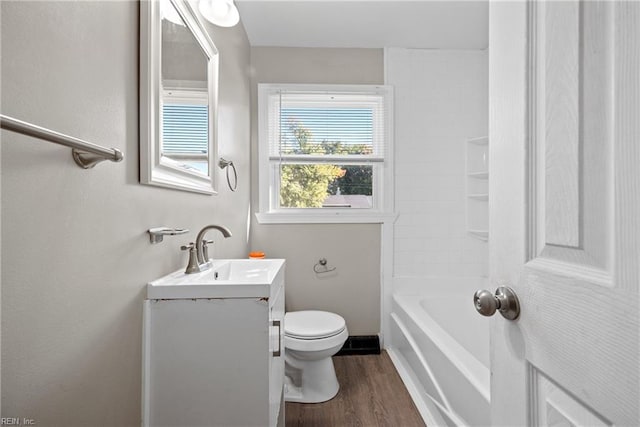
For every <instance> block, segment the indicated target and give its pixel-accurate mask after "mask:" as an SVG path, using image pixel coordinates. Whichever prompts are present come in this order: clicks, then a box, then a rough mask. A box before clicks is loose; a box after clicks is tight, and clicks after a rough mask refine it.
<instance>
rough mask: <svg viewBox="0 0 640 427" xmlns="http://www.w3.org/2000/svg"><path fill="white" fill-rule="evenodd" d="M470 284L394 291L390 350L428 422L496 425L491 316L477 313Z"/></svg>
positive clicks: (433, 423) (478, 285)
mask: <svg viewBox="0 0 640 427" xmlns="http://www.w3.org/2000/svg"><path fill="white" fill-rule="evenodd" d="M469 285H470V284H468V283H467V285H466V286H465V288H468V289H465V291H464V292H458V293H451V292H449V293H447V292H431V293H432V294H433V295H430V296H424V292H421V294H422V295H421V294H415V293H409V294H407V293H402V292H401V293H396V294H394V295H393V301H392V309H391V310H392V311H391V319H390V333H391V340H390V341H391V343H390V345H389V346H388V352H389V355H390V356H391V359H392V361H393V362H394V364H395V365H396V368H397V369H398V372H399V373H400V375H401V377H402V379H403V381H404V382H405V384H406V385H407V388H408V390H409V392H410V393H411V395H412V397H413V399H414V401H415V403H416V406H417V407H418V409H419V410H420V412H421V414H422V416H423V418H424V419H425V422H426V423H427V424H428V425H443V426H488V425H490V424H491V416H490V390H489V378H490V373H489V372H490V371H489V319H488V318H485V317H482V316H480V315H479V314H478V313H476V311H475V309H474V307H473V297H472V295H473V292H472V291H470V290H469V289H473V288H474V284H471V285H470V286H469ZM482 285H483V284H482V282H479V283H477V286H475V287H481V286H482ZM451 288H452V287H449V289H451Z"/></svg>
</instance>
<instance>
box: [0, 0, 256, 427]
mask: <svg viewBox="0 0 640 427" xmlns="http://www.w3.org/2000/svg"><path fill="white" fill-rule="evenodd" d="M0 7H1V11H2V12H1V13H2V21H1V42H2V69H1V75H0V78H1V85H2V86H1V89H2V113H3V114H7V115H10V116H15V117H17V118H21V119H24V120H27V121H30V122H33V123H36V124H39V125H42V126H45V127H49V128H52V129H56V130H58V131H60V132H64V133H68V134H70V135H74V136H77V137H80V138H83V139H86V140H89V141H92V142H95V143H98V144H103V145H107V146H113V147H116V148H119V149H121V150H122V151H123V152H124V155H125V159H124V161H123V162H121V163H111V162H105V163H101V164H99V165H97V166H96V167H95V168H94V169H92V170H83V169H80V168H78V167H77V166H76V165H75V163H73V161H72V159H71V153H70V150H69V149H67V148H65V147H61V146H57V145H54V144H50V143H46V142H42V141H39V140H36V139H33V138H28V137H24V136H20V135H18V134H15V133H11V132H7V131H2V133H1V136H2V145H1V148H2V191H1V195H2V210H1V218H2V370H3V372H2V374H3V375H2V410H3V412H2V416H3V417H28V418H32V419H34V420H35V421H36V423H37V425H41V426H138V425H140V392H141V329H142V328H141V326H142V301H143V298H144V294H145V284H146V283H147V282H148V281H150V280H152V279H154V278H157V277H159V276H162V275H164V274H167V273H169V272H171V271H174V270H176V269H179V268H183V267H184V266H185V265H186V254H185V253H184V252H181V251H180V250H179V245H181V244H184V243H187V242H189V241H190V240H193V239H194V238H195V234H196V233H197V231H198V230H199V229H200V228H201V227H203V226H204V225H206V224H209V223H217V224H223V225H226V226H228V227H229V228H230V229H231V230H232V231H233V233H234V235H233V237H232V238H230V239H222V238H220V237H219V236H215V235H214V234H213V233H212V235H211V237H212V238H214V239H215V240H216V243H215V244H214V245H213V256H216V257H245V256H246V253H247V215H248V210H249V174H250V173H249V132H250V121H249V114H250V111H249V104H250V93H249V75H248V73H249V45H248V41H247V38H246V34H245V32H244V29H243V28H242V26H241V25H240V26H237V27H235V28H233V29H220V28H214V27H213V26H210V27H209V30H211V31H212V33H213V34H212V36H213V39H214V40H215V42H216V45H217V47H218V49H219V50H220V55H221V68H220V70H221V74H220V118H221V122H220V152H221V153H222V154H223V155H224V156H225V157H227V158H229V159H231V160H233V161H234V163H235V164H236V165H237V167H238V173H239V189H238V191H237V192H235V193H231V192H230V191H229V190H228V189H225V187H224V186H221V193H220V194H219V195H217V196H204V195H199V194H194V193H186V192H179V191H174V190H167V189H161V188H157V187H150V186H144V185H140V184H139V181H138V170H139V168H138V151H139V141H138V140H139V137H138V31H139V30H138V7H139V6H138V3H137V2H133V1H126V2H112V1H101V2H85V1H78V2H69V1H59V2H58V1H49V2H6V1H3V2H1V6H0ZM219 173H220V171H219ZM219 179H220V182H223V183H224V182H225V181H224V177H223V175H220V176H219ZM154 226H175V227H186V228H189V229H190V230H191V232H190V233H189V234H188V235H184V236H179V237H167V238H165V241H164V242H163V243H161V244H159V245H151V244H150V243H149V238H148V235H147V234H146V232H145V231H146V230H147V229H148V228H150V227H154Z"/></svg>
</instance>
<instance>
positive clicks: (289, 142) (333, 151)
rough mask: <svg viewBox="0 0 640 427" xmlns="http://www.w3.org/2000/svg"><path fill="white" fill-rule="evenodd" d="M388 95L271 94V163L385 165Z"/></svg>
mask: <svg viewBox="0 0 640 427" xmlns="http://www.w3.org/2000/svg"><path fill="white" fill-rule="evenodd" d="M384 110H385V102H384V94H383V93H382V92H380V93H379V92H378V91H376V90H374V91H372V92H370V93H362V92H353V93H349V92H346V93H345V92H330V91H310V92H306V91H305V92H301V91H290V90H283V89H273V90H272V91H271V93H270V94H269V119H268V123H269V125H268V126H269V129H268V134H269V157H270V159H271V160H278V161H281V162H287V161H305V160H307V161H314V162H335V161H337V160H342V161H348V162H350V163H352V162H354V163H359V162H366V163H368V162H381V161H383V160H384V155H385V140H384V137H385V129H384V126H385V120H384V117H385V111H384Z"/></svg>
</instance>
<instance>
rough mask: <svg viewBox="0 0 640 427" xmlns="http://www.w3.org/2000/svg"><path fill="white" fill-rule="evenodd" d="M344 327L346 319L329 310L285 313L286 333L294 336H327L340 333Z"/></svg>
mask: <svg viewBox="0 0 640 427" xmlns="http://www.w3.org/2000/svg"><path fill="white" fill-rule="evenodd" d="M344 328H345V323H344V319H343V318H342V317H341V316H338V315H337V314H335V313H329V312H328V311H317V310H306V311H291V312H288V313H285V315H284V333H285V335H287V336H289V337H292V338H299V339H307V340H308V339H319V338H327V337H331V336H333V335H337V334H339V333H340V332H342V331H343V330H344Z"/></svg>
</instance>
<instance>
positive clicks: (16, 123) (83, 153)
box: [0, 114, 124, 169]
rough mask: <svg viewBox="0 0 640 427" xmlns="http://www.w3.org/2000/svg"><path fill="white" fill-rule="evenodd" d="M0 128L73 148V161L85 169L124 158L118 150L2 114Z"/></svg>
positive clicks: (0, 115)
mask: <svg viewBox="0 0 640 427" xmlns="http://www.w3.org/2000/svg"><path fill="white" fill-rule="evenodd" d="M0 127H2V129H6V130H10V131H12V132H17V133H21V134H23V135H27V136H32V137H34V138H39V139H42V140H45V141H49V142H54V143H56V144H60V145H64V146H66V147H70V148H72V149H73V150H72V155H73V160H74V161H75V162H76V164H77V165H78V166H80V167H81V168H83V169H89V168H92V167H94V166H95V165H96V164H98V163H100V162H101V161H103V160H111V161H112V162H119V161H121V160H122V159H123V158H124V156H123V155H122V152H121V151H120V150H118V149H115V148H105V147H101V146H100V145H96V144H93V143H91V142H87V141H83V140H82V139H78V138H74V137H72V136H68V135H64V134H62V133H59V132H56V131H53V130H50V129H47V128H43V127H41V126H36V125H34V124H31V123H27V122H23V121H22V120H18V119H14V118H13V117H9V116H5V115H4V114H0Z"/></svg>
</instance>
